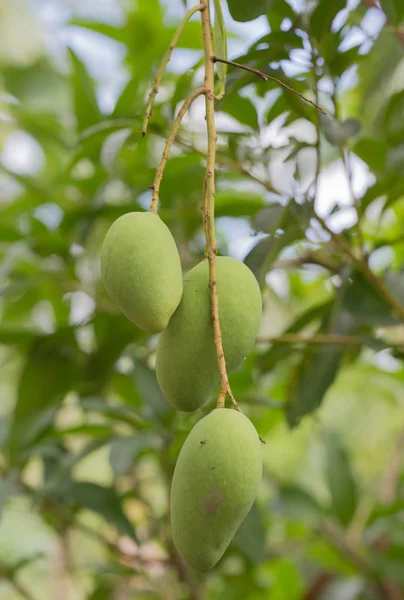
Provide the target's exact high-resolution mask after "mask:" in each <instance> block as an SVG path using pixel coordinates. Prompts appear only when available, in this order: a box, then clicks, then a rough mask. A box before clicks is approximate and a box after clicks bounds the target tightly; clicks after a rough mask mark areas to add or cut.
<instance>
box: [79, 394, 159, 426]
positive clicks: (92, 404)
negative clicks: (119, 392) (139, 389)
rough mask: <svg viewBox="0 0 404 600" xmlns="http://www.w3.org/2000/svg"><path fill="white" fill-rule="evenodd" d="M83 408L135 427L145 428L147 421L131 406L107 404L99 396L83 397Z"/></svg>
mask: <svg viewBox="0 0 404 600" xmlns="http://www.w3.org/2000/svg"><path fill="white" fill-rule="evenodd" d="M80 405H81V406H82V408H83V409H84V410H86V411H88V412H95V413H100V414H102V415H105V416H107V417H109V418H110V419H112V420H113V421H121V422H122V423H128V425H132V427H134V428H135V429H145V428H147V427H148V424H147V422H146V421H145V420H144V419H143V418H142V417H141V416H140V415H139V414H138V413H137V412H136V411H134V410H133V408H131V407H130V406H126V405H120V404H107V403H106V402H103V401H102V400H99V399H98V398H83V399H82V400H81V401H80Z"/></svg>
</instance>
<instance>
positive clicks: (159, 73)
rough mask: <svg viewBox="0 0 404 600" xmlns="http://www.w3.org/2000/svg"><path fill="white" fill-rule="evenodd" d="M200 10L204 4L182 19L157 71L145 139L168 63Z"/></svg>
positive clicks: (144, 125)
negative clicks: (188, 25)
mask: <svg viewBox="0 0 404 600" xmlns="http://www.w3.org/2000/svg"><path fill="white" fill-rule="evenodd" d="M199 10H203V4H198V5H197V6H194V7H193V8H191V9H190V10H189V11H188V12H187V14H186V15H185V17H184V18H183V19H182V21H181V23H180V24H179V25H178V28H177V31H176V32H175V34H174V37H173V39H172V40H171V43H170V45H169V47H168V50H167V52H166V53H165V55H164V58H163V60H162V63H161V65H160V67H159V70H158V71H157V75H156V78H155V80H154V84H153V88H152V90H151V92H150V94H149V99H148V101H147V106H146V113H145V116H144V119H143V124H142V136H143V137H144V136H145V135H146V133H147V126H148V124H149V119H150V117H151V116H152V112H153V105H154V100H155V99H156V96H157V94H158V91H159V88H160V83H161V80H162V78H163V75H164V73H165V70H166V67H167V65H168V63H169V62H170V58H171V55H172V53H173V50H174V48H175V46H176V45H177V42H178V39H179V37H180V35H181V33H182V30H183V29H184V27H185V25H186V24H187V23H188V21H189V20H190V18H191V17H192V16H193V15H194V14H195V13H196V12H198V11H199Z"/></svg>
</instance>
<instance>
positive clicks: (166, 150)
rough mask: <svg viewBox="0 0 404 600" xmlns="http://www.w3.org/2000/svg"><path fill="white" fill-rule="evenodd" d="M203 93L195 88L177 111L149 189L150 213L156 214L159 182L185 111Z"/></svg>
mask: <svg viewBox="0 0 404 600" xmlns="http://www.w3.org/2000/svg"><path fill="white" fill-rule="evenodd" d="M205 93H206V90H205V88H204V87H200V88H197V89H196V90H194V91H193V92H192V93H191V94H190V95H189V96H188V98H187V99H186V100H185V102H184V104H183V105H182V106H181V108H180V110H179V111H178V115H177V118H176V119H175V121H174V125H173V128H172V130H171V133H170V135H169V136H168V139H167V141H166V145H165V147H164V150H163V154H162V157H161V161H160V164H159V166H158V167H157V171H156V176H155V178H154V182H153V185H152V186H151V189H152V190H153V191H152V200H151V205H150V212H152V213H157V212H158V205H159V192H160V184H161V180H162V179H163V174H164V169H165V166H166V163H167V160H168V156H169V154H170V150H171V146H172V145H173V143H174V141H175V138H176V137H177V134H178V131H179V128H180V125H181V123H182V119H183V118H184V116H185V114H186V112H187V110H188V109H189V107H190V106H191V104H192V102H193V101H194V100H195V98H197V97H198V96H201V95H202V94H205Z"/></svg>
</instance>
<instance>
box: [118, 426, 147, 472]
mask: <svg viewBox="0 0 404 600" xmlns="http://www.w3.org/2000/svg"><path fill="white" fill-rule="evenodd" d="M151 443H152V439H151V437H150V436H149V435H147V434H137V435H132V436H126V437H120V438H116V439H113V440H112V442H111V453H110V457H109V462H110V465H111V467H112V470H113V471H114V474H115V477H120V476H121V475H125V473H127V472H128V471H129V469H130V468H131V467H133V466H134V464H135V460H136V458H137V456H138V455H139V453H140V452H142V451H143V450H145V449H147V448H149V447H150V446H151Z"/></svg>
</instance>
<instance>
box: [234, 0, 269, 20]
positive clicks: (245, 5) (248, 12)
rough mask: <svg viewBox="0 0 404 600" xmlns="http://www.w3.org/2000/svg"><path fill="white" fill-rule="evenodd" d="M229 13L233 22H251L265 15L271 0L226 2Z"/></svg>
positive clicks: (235, 0)
mask: <svg viewBox="0 0 404 600" xmlns="http://www.w3.org/2000/svg"><path fill="white" fill-rule="evenodd" d="M227 3H228V5H229V11H230V14H231V16H232V18H233V19H234V20H235V21H241V22H246V21H253V20H254V19H257V18H258V17H260V16H261V15H265V14H266V13H267V12H268V11H269V9H270V7H271V0H250V1H249V2H246V1H245V0H227Z"/></svg>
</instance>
